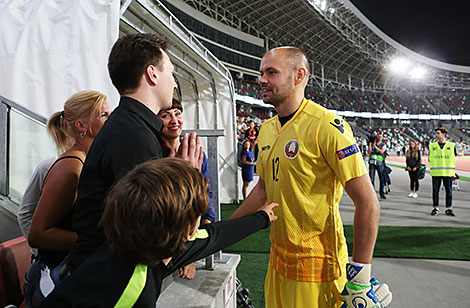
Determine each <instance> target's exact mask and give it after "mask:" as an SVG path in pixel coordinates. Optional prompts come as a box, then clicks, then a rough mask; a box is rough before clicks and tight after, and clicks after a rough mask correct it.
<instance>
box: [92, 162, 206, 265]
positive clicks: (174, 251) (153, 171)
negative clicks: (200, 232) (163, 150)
mask: <svg viewBox="0 0 470 308" xmlns="http://www.w3.org/2000/svg"><path fill="white" fill-rule="evenodd" d="M208 195H209V185H208V182H207V179H206V178H205V177H204V175H202V174H201V173H200V172H199V171H197V170H196V169H195V168H193V167H192V166H191V165H190V164H189V163H188V162H186V161H184V160H182V159H179V158H161V159H157V160H152V161H149V162H146V163H143V164H140V165H138V166H137V167H135V169H133V170H132V171H130V172H129V173H128V174H127V175H126V176H125V177H123V178H122V179H121V180H120V181H119V182H118V183H117V184H116V185H115V186H114V187H113V188H112V190H111V191H110V192H109V193H108V196H107V197H106V201H105V209H104V212H103V216H102V218H101V221H100V224H101V226H102V227H103V230H104V233H105V234H106V237H107V238H108V241H109V245H110V249H111V251H113V252H116V253H118V254H119V255H121V256H123V257H125V258H128V259H130V260H132V261H134V262H136V263H142V264H145V265H148V266H155V265H157V264H158V263H159V262H160V261H161V260H163V259H166V258H169V257H173V256H176V255H178V254H179V253H181V251H183V249H184V248H185V242H186V240H187V238H186V235H187V232H188V228H189V227H190V228H191V230H192V229H194V228H195V227H197V226H196V222H197V219H198V217H199V216H201V215H203V214H204V213H205V212H206V211H207V209H208V200H209V197H208Z"/></svg>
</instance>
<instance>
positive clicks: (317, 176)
mask: <svg viewBox="0 0 470 308" xmlns="http://www.w3.org/2000/svg"><path fill="white" fill-rule="evenodd" d="M258 147H259V158H258V165H257V166H258V167H257V169H258V173H259V175H260V176H261V178H262V179H263V180H264V182H265V184H266V195H267V198H268V202H277V203H279V205H280V206H279V207H277V208H275V209H274V211H275V213H276V215H277V216H278V217H279V219H278V220H277V221H276V222H275V223H273V224H272V225H271V233H270V240H271V255H270V263H271V265H272V266H273V267H274V268H275V269H276V270H277V271H278V272H279V273H280V274H282V275H285V276H287V277H288V278H290V279H295V280H298V281H309V282H322V281H331V280H334V279H337V278H338V277H340V276H341V275H342V271H343V270H344V269H343V268H342V266H344V264H340V261H341V263H345V262H346V261H347V247H346V241H345V238H344V232H343V224H342V221H341V217H340V214H339V201H340V199H341V196H342V195H343V186H344V184H345V183H346V182H347V181H348V180H350V179H353V178H355V177H359V176H362V175H364V174H366V173H367V171H366V168H365V165H364V161H363V159H362V155H361V153H360V151H359V147H358V146H357V144H356V141H355V139H354V136H353V133H352V131H351V127H350V126H349V124H347V123H346V122H345V121H344V120H343V119H342V118H341V117H339V116H336V115H335V114H333V113H332V112H330V111H328V110H327V109H325V108H323V107H321V106H320V105H318V104H316V103H314V102H312V101H310V100H307V99H304V100H303V101H302V104H301V106H300V108H299V109H298V110H297V112H296V113H295V115H294V116H293V117H292V118H291V119H290V120H289V121H288V122H287V123H285V124H284V126H282V127H281V124H280V122H279V119H278V117H277V116H276V117H273V118H271V119H269V120H267V121H266V122H265V123H264V124H263V125H262V127H261V129H260V133H259V137H258Z"/></svg>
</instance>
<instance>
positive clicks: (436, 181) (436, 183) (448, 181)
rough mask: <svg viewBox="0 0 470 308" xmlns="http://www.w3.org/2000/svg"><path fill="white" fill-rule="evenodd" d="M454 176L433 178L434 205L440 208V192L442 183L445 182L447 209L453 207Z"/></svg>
mask: <svg viewBox="0 0 470 308" xmlns="http://www.w3.org/2000/svg"><path fill="white" fill-rule="evenodd" d="M453 180H454V177H453V176H433V177H432V205H433V206H434V207H438V206H439V190H440V189H441V182H444V188H445V190H446V207H451V206H452V181H453Z"/></svg>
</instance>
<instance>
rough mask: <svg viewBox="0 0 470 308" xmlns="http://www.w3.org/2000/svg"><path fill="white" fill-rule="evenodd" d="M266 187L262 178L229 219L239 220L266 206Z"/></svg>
mask: <svg viewBox="0 0 470 308" xmlns="http://www.w3.org/2000/svg"><path fill="white" fill-rule="evenodd" d="M266 200H267V197H266V186H265V184H264V181H263V179H262V178H259V180H258V183H257V184H256V186H255V187H254V188H253V190H252V191H251V192H250V194H249V195H248V197H247V198H246V199H245V201H243V203H242V204H241V205H240V206H239V207H238V208H237V209H236V210H235V212H234V213H233V214H232V216H230V219H234V218H239V217H242V216H245V215H248V214H252V213H254V212H256V211H257V210H258V209H260V208H261V207H262V206H263V205H265V204H266Z"/></svg>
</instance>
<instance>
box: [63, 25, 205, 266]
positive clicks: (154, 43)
mask: <svg viewBox="0 0 470 308" xmlns="http://www.w3.org/2000/svg"><path fill="white" fill-rule="evenodd" d="M167 48H168V43H167V42H166V41H164V40H162V39H161V38H160V37H158V36H157V35H155V34H148V33H147V34H132V35H127V36H125V37H122V38H120V39H119V40H118V41H117V42H116V43H115V44H114V46H113V48H112V50H111V53H110V55H109V61H108V70H109V75H110V77H111V80H112V82H113V84H114V86H115V87H116V89H117V90H118V91H119V93H120V95H121V99H120V102H119V106H118V107H117V108H116V109H115V110H114V111H113V113H112V114H111V116H110V117H109V119H108V121H106V123H105V125H104V126H103V128H102V129H101V130H100V132H99V133H98V135H97V136H96V138H95V140H94V142H93V144H92V146H91V147H90V150H89V152H88V155H87V159H86V161H85V165H84V167H83V170H82V173H81V176H80V180H79V184H78V194H77V201H76V203H75V205H74V207H73V218H72V219H73V221H72V228H73V230H74V231H75V232H77V234H78V239H77V242H76V243H75V246H74V247H73V248H72V250H71V252H70V259H69V262H68V268H69V269H70V270H71V271H74V270H75V269H76V268H78V267H79V266H80V264H81V263H82V262H83V261H84V260H85V259H86V258H87V257H89V256H90V255H92V254H93V253H94V252H95V251H96V250H97V249H98V248H99V247H100V246H101V244H103V242H104V241H105V236H104V233H103V230H102V229H101V228H100V227H99V225H98V222H99V220H100V218H101V215H102V213H103V208H104V199H105V197H106V193H107V192H108V191H109V189H110V188H111V186H112V185H113V184H114V183H116V182H117V181H118V180H119V179H120V178H121V177H122V176H124V175H125V174H126V173H127V172H129V171H130V170H132V169H133V168H134V167H135V166H136V165H138V164H140V163H143V162H146V161H149V160H151V159H155V158H160V157H161V155H162V154H161V146H160V143H159V141H158V138H157V136H158V134H159V132H160V130H161V128H162V121H161V120H160V119H159V118H158V117H157V114H158V112H159V111H160V109H165V108H169V107H170V106H171V103H172V99H173V91H174V89H175V88H176V82H175V80H174V78H173V70H174V67H173V64H172V63H171V61H170V58H169V57H168V54H167V53H166V50H167ZM177 155H178V156H179V157H181V158H183V159H186V160H188V161H190V162H191V164H192V165H193V167H195V168H198V169H199V168H200V166H201V163H202V159H203V155H202V147H201V146H200V144H199V140H198V138H196V136H195V134H192V135H191V136H190V137H188V136H184V137H183V142H182V146H181V147H180V151H179V153H178V154H177Z"/></svg>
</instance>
